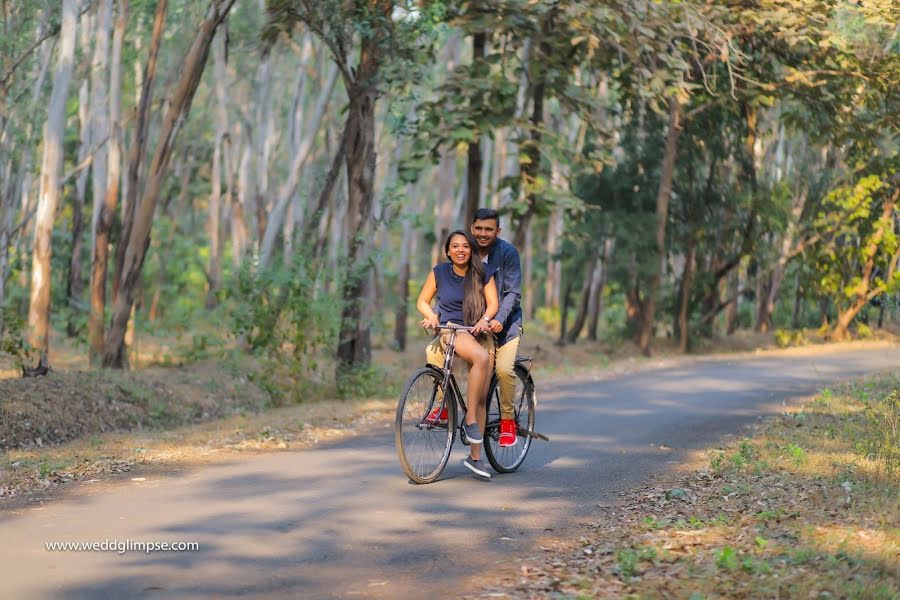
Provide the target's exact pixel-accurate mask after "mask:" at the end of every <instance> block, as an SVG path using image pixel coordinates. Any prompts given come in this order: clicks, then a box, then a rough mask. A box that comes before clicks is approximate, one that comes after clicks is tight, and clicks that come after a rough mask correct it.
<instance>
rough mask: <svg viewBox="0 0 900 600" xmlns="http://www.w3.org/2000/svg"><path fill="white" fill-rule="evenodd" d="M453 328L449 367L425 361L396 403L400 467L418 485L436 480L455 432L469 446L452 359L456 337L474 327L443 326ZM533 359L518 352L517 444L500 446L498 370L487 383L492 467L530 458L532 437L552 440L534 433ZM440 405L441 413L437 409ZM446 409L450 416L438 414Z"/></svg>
mask: <svg viewBox="0 0 900 600" xmlns="http://www.w3.org/2000/svg"><path fill="white" fill-rule="evenodd" d="M439 329H440V330H441V331H449V332H450V336H449V339H448V340H447V351H446V355H445V357H444V367H443V368H442V369H439V368H437V367H435V366H433V365H426V366H425V367H423V368H421V369H419V370H418V371H416V372H415V373H413V375H412V376H411V377H410V378H409V381H407V383H406V387H405V388H404V390H403V393H402V394H401V396H400V400H399V402H398V404H397V415H396V419H395V424H394V439H395V442H396V445H397V455H398V457H399V459H400V466H401V467H403V471H404V472H405V473H406V475H407V476H408V477H409V478H410V480H412V481H413V482H415V483H432V482H434V481H436V480H437V479H438V478H439V477H440V476H441V473H442V472H443V471H444V467H446V466H447V461H448V460H449V459H450V452H451V450H452V449H453V441H454V439H455V436H456V432H457V431H459V435H460V440H461V441H462V443H463V444H464V445H469V442H468V440H467V439H466V435H465V430H464V429H463V423H465V415H466V402H465V399H464V398H463V395H462V393H461V392H460V389H459V385H457V383H456V378H455V377H454V375H453V358H454V356H455V351H456V335H457V333H458V332H460V331H471V330H472V329H473V328H472V327H463V326H461V325H454V324H448V325H444V326H441V327H440V328H439ZM531 362H532V361H531V357H528V356H517V357H516V362H515V367H514V369H515V374H516V390H515V396H514V398H513V406H514V410H515V420H516V443H515V444H514V445H512V446H508V447H501V446H500V443H499V440H500V391H499V385H498V380H497V375H496V373H495V374H493V375H492V377H491V381H490V384H489V386H488V396H487V397H488V409H487V422H486V424H485V430H484V452H485V454H486V455H487V459H488V462H489V463H490V464H491V467H493V468H494V470H495V471H497V472H498V473H512V472H513V471H515V470H516V469H518V468H519V467H520V466H521V465H522V463H523V462H524V460H525V456H526V455H527V454H528V450H529V449H530V448H531V440H532V439H533V438H538V439H542V440H545V441H549V438H548V437H547V436H545V435H543V434H540V433H537V432H536V431H534V419H535V407H536V400H535V394H534V380H533V379H532V378H531ZM435 409H437V411H436V412H435ZM444 410H446V414H447V418H446V420H444V419H440V418H435V419H429V416H431V415H433V414H434V415H437V416H438V417H440V416H442V415H443V411H444Z"/></svg>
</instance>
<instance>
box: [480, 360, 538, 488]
mask: <svg viewBox="0 0 900 600" xmlns="http://www.w3.org/2000/svg"><path fill="white" fill-rule="evenodd" d="M515 374H516V389H515V394H514V396H513V408H514V411H515V419H516V426H517V428H518V430H519V432H518V434H517V435H516V443H515V444H514V445H512V446H507V447H505V448H504V447H502V446H500V385H499V383H498V381H497V379H496V378H494V379H493V380H492V383H491V389H490V391H489V392H488V394H489V395H488V399H489V402H488V416H487V425H486V427H485V431H484V435H485V442H486V443H485V445H484V453H485V454H486V455H487V459H488V462H489V463H491V466H492V467H494V470H495V471H497V472H498V473H512V472H513V471H515V470H516V469H518V468H519V467H520V466H521V465H522V462H523V461H524V460H525V456H526V455H527V454H528V450H529V449H530V448H531V440H532V438H531V436H528V435H522V430H523V429H525V430H527V431H534V412H535V400H534V382H533V381H532V379H531V375H529V374H528V370H527V369H526V368H525V367H524V366H522V365H519V364H517V365H516V366H515Z"/></svg>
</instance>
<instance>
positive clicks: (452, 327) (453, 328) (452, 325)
mask: <svg viewBox="0 0 900 600" xmlns="http://www.w3.org/2000/svg"><path fill="white" fill-rule="evenodd" d="M436 329H440V330H445V329H446V330H450V331H472V330H473V329H475V328H474V327H468V326H466V325H457V324H456V323H447V324H446V325H439V326H438V327H436Z"/></svg>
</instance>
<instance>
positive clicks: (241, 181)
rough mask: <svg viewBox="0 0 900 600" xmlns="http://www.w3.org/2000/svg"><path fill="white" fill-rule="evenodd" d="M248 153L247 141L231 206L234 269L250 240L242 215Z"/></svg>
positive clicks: (247, 179) (247, 193)
mask: <svg viewBox="0 0 900 600" xmlns="http://www.w3.org/2000/svg"><path fill="white" fill-rule="evenodd" d="M250 153H251V145H250V143H249V142H247V143H246V145H245V146H244V150H243V152H241V162H240V166H239V167H238V175H237V193H236V194H234V196H233V201H232V206H231V261H232V265H233V266H234V268H235V270H237V269H238V268H239V267H240V266H241V262H243V260H244V253H245V252H246V251H247V246H248V244H249V242H250V231H249V229H248V228H247V218H246V217H245V216H244V207H245V206H247V202H248V198H250V196H251V192H250V190H249V189H248V188H249V186H250V184H251V181H250V160H251V158H250Z"/></svg>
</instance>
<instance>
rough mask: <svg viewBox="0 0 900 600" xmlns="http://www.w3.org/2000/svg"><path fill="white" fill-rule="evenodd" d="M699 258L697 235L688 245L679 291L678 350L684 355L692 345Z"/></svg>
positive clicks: (693, 235) (692, 237) (692, 236)
mask: <svg viewBox="0 0 900 600" xmlns="http://www.w3.org/2000/svg"><path fill="white" fill-rule="evenodd" d="M696 258H697V234H696V233H694V234H692V235H691V240H690V242H689V244H688V255H687V258H686V259H685V261H684V272H683V273H682V274H681V286H680V289H679V291H678V319H677V328H676V329H677V330H678V336H679V338H678V349H679V350H681V352H682V353H686V352H687V351H688V344H689V343H690V330H689V325H690V323H689V316H690V308H691V306H690V305H691V286H692V285H693V284H694V263H695V262H696Z"/></svg>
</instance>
